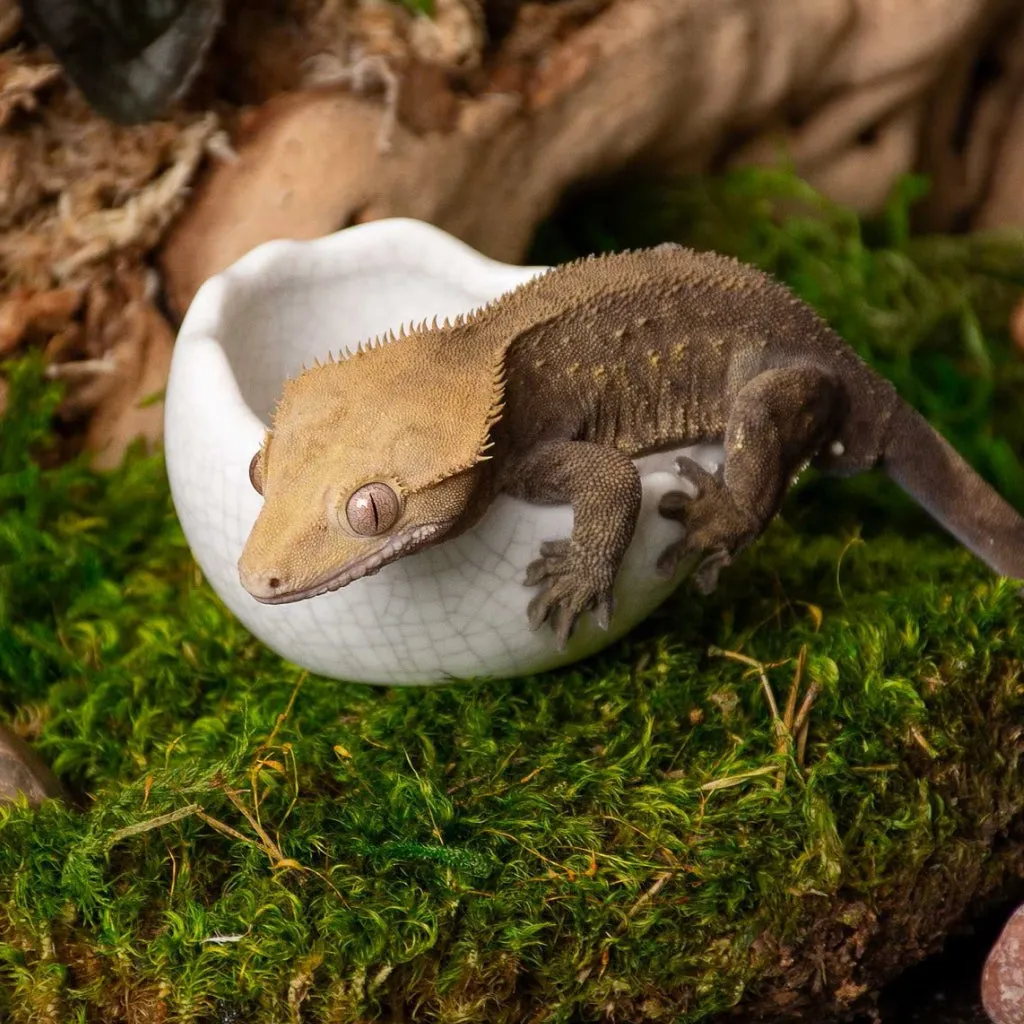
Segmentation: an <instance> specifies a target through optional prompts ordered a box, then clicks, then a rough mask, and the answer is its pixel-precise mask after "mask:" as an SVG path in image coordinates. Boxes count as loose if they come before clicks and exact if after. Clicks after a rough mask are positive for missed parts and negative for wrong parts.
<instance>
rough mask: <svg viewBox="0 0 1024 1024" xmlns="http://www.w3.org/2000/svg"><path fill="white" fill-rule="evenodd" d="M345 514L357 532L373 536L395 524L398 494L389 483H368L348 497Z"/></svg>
mask: <svg viewBox="0 0 1024 1024" xmlns="http://www.w3.org/2000/svg"><path fill="white" fill-rule="evenodd" d="M345 514H346V515H347V516H348V524H349V526H351V527H352V529H353V530H355V532H356V533H360V534H362V535H363V536H364V537H373V536H375V535H376V534H378V533H384V531H385V530H389V529H391V527H392V526H394V524H395V520H396V519H397V518H398V495H397V494H395V492H394V491H393V490H391V488H390V487H388V485H387V484H379V483H377V484H366V485H365V486H363V487H360V488H359V490H358V491H356V493H355V494H353V495H352V497H351V498H349V499H348V505H347V506H346V508H345Z"/></svg>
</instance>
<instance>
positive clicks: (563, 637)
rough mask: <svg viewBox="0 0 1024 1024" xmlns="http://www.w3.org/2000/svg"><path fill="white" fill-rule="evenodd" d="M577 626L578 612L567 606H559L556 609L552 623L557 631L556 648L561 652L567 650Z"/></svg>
mask: <svg viewBox="0 0 1024 1024" xmlns="http://www.w3.org/2000/svg"><path fill="white" fill-rule="evenodd" d="M575 625H576V612H575V611H573V609H572V608H570V607H568V606H566V605H559V606H558V607H557V608H556V609H555V614H554V622H553V623H552V626H553V627H554V631H555V647H557V648H558V650H559V651H564V650H565V647H566V644H568V642H569V637H570V636H571V635H572V631H573V627H574V626H575Z"/></svg>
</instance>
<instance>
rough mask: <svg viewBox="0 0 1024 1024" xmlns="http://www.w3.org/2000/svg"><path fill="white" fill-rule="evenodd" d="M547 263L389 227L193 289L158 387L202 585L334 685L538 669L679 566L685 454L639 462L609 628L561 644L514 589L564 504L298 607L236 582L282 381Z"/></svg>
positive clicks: (263, 252)
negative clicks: (522, 263)
mask: <svg viewBox="0 0 1024 1024" xmlns="http://www.w3.org/2000/svg"><path fill="white" fill-rule="evenodd" d="M543 269H544V268H542V267H517V266H510V265H507V264H503V263H498V262H495V261H494V260H491V259H488V258H486V257H484V256H482V255H480V254H479V253H477V252H475V251H474V250H473V249H471V248H469V247H468V246H466V245H464V244H463V243H462V242H460V241H458V240H457V239H455V238H453V237H451V236H450V235H448V234H446V233H444V232H443V231H440V230H438V229H437V228H434V227H432V226H430V225H428V224H425V223H422V222H420V221H414V220H405V219H392V220H382V221H374V222H372V223H369V224H365V225H360V226H358V227H353V228H348V229H346V230H344V231H340V232H338V233H336V234H333V235H328V236H325V237H322V238H318V239H315V240H312V241H303V242H295V241H277V242H270V243H267V244H265V245H262V246H260V247H259V248H257V249H254V250H253V251H252V252H250V253H248V254H247V255H246V256H244V257H243V258H242V259H240V260H239V261H238V262H237V263H235V264H234V265H233V266H231V267H229V268H228V269H227V270H225V271H224V272H222V273H221V274H218V275H217V276H215V277H213V278H211V279H210V280H208V281H207V282H206V283H205V284H204V285H203V287H202V288H201V289H200V290H199V292H198V293H197V295H196V297H195V299H194V301H193V303H192V305H191V307H190V308H189V310H188V313H187V315H186V317H185V319H184V322H183V323H182V326H181V330H180V332H179V335H178V339H177V343H176V346H175V350H174V356H173V360H172V363H171V371H170V378H169V381H168V386H167V397H166V405H165V408H166V413H165V451H166V458H167V473H168V476H169V479H170V485H171V494H172V496H173V499H174V505H175V508H176V510H177V513H178V517H179V519H180V521H181V525H182V528H183V529H184V532H185V536H186V539H187V540H188V543H189V545H190V547H191V549H192V553H193V555H194V556H195V559H196V561H197V562H198V564H199V566H200V568H201V569H202V571H203V572H204V573H205V575H206V578H207V579H208V580H209V582H210V584H211V586H212V587H213V588H214V590H215V591H216V592H217V594H218V595H219V596H220V597H221V599H222V600H223V601H224V603H225V604H226V605H227V606H228V608H230V609H231V611H232V612H233V613H234V614H235V615H236V616H237V617H238V618H239V619H240V620H241V621H242V622H243V623H244V624H245V625H246V627H247V628H248V629H250V630H251V631H252V632H253V633H254V634H255V635H256V636H257V637H258V638H259V639H260V640H262V641H263V642H264V643H265V644H267V645H268V646H269V647H271V648H272V649H273V650H274V651H276V652H277V653H278V654H280V655H281V656H282V657H284V658H287V659H288V660H290V661H292V662H295V663H296V664H299V665H301V666H303V667H305V668H307V669H309V670H311V671H313V672H317V673H320V674H323V675H326V676H329V677H333V678H336V679H346V680H351V681H354V682H366V683H381V684H396V685H417V684H419V685H422V684H427V683H436V682H443V681H445V680H448V679H452V678H465V677H470V676H487V677H494V678H501V677H508V676H516V675H523V674H527V673H531V672H540V671H544V670H547V669H550V668H554V667H557V666H559V665H564V664H568V663H570V662H573V661H576V660H578V659H580V658H582V657H585V656H587V655H589V654H592V653H594V652H596V651H598V650H599V649H601V648H602V647H604V646H606V645H607V644H608V643H610V642H611V641H612V640H614V639H616V638H617V637H619V636H621V635H622V634H623V633H625V632H626V631H627V630H629V629H630V628H631V627H632V626H634V625H636V624H637V623H638V622H639V621H640V620H641V619H643V618H644V617H645V616H647V615H648V614H649V613H650V612H651V611H652V610H653V609H654V608H655V607H657V606H658V605H659V604H660V603H661V602H662V601H663V600H664V599H665V598H666V597H667V596H668V595H669V594H670V593H671V592H672V591H673V590H674V589H675V587H676V586H677V585H678V584H679V582H680V581H681V579H682V578H683V576H684V575H685V571H686V568H685V567H682V568H680V570H679V571H678V572H677V574H676V576H675V577H674V578H673V579H671V580H665V579H663V578H661V577H660V576H658V574H657V572H656V571H655V562H656V559H657V556H658V554H660V552H661V551H662V550H663V549H664V548H665V547H666V546H667V545H668V544H669V543H671V542H672V541H674V540H676V539H678V537H679V536H680V535H681V530H680V527H679V525H678V524H676V523H673V522H670V521H669V520H666V519H663V518H662V517H661V516H660V515H659V514H658V511H657V508H658V502H659V500H660V498H661V496H662V495H663V494H665V492H666V491H669V490H678V489H679V488H680V486H682V484H681V481H680V478H679V477H678V476H677V475H676V474H675V472H674V463H675V459H676V458H677V457H678V456H679V455H680V454H682V453H683V450H682V449H681V450H679V451H676V452H668V453H663V454H660V455H657V456H648V457H646V458H644V459H641V460H639V461H638V466H639V467H640V470H641V477H642V482H643V506H642V509H641V512H640V518H639V521H638V524H637V529H636V533H635V536H634V539H633V543H632V545H631V546H630V548H629V551H628V552H627V554H626V558H625V561H624V563H623V566H622V569H621V571H620V573H619V576H618V579H617V582H616V586H615V595H616V611H615V615H614V617H613V620H612V626H611V629H610V630H609V631H607V632H605V631H603V630H601V629H600V628H598V626H597V625H596V624H595V623H594V621H593V619H592V617H591V616H590V615H585V616H584V617H583V619H582V620H581V621H580V623H579V624H578V626H577V629H576V632H575V635H574V636H573V637H572V639H571V640H570V642H569V645H568V647H567V648H566V650H565V651H563V652H559V651H557V650H556V648H555V643H554V639H553V635H552V633H551V630H550V628H549V627H547V626H545V627H544V628H543V629H541V630H539V631H538V632H531V630H530V629H529V626H528V625H527V620H526V606H527V603H528V602H529V600H530V598H531V597H532V596H533V595H534V594H535V593H536V590H535V589H534V588H527V587H525V586H523V584H522V582H521V581H522V579H523V577H524V576H525V573H526V567H527V565H528V564H529V563H530V562H531V561H533V559H535V558H536V557H537V556H538V552H539V547H540V544H541V542H542V541H545V540H554V539H557V538H560V537H564V536H567V535H568V534H569V531H570V529H571V527H572V510H571V509H570V508H569V507H568V506H558V507H540V506H535V505H529V504H527V503H525V502H523V501H519V500H516V499H512V498H509V497H506V496H501V497H500V498H499V499H498V500H497V501H496V502H495V503H494V505H493V506H492V508H491V509H490V510H489V512H488V513H487V515H486V516H485V517H484V518H483V519H482V520H481V521H480V522H479V523H478V524H477V525H476V526H475V527H474V528H473V529H472V530H470V531H468V532H467V533H466V534H464V535H462V536H461V537H457V538H455V539H453V540H449V541H446V542H443V543H441V544H439V545H438V546H437V547H434V548H431V549H428V550H425V551H421V552H419V553H417V554H414V555H410V556H408V557H406V558H403V559H400V560H399V561H397V562H395V563H392V564H391V565H388V566H386V567H385V568H384V569H382V570H381V571H380V572H379V573H378V574H377V575H376V576H370V577H366V578H363V579H360V580H357V581H356V582H354V583H351V584H349V585H348V586H347V587H344V588H342V589H341V590H337V591H335V592H333V593H328V594H324V595H322V596H320V597H315V598H311V599H309V600H307V601H301V602H298V603H295V604H284V605H265V604H261V603H259V602H258V601H256V600H255V599H254V598H253V597H251V596H250V595H249V594H248V593H247V592H246V591H245V590H243V589H242V586H241V584H240V583H239V580H238V569H237V560H238V556H239V554H240V553H241V551H242V548H243V546H244V544H245V539H246V537H247V535H248V533H249V530H250V528H251V526H252V524H253V522H254V520H255V519H256V516H257V514H258V512H259V509H260V503H261V500H262V499H261V498H260V497H259V495H258V494H256V492H255V491H254V490H253V488H252V486H251V485H250V483H249V477H248V469H249V461H250V459H251V458H252V456H253V454H254V453H255V452H256V450H257V449H258V448H259V445H260V442H261V440H262V438H263V434H264V430H265V429H266V427H267V425H268V424H269V417H270V414H271V412H272V410H273V408H274V406H275V404H276V402H277V399H278V397H279V395H280V392H281V388H282V385H283V383H284V381H285V379H286V378H288V377H290V376H295V375H296V374H298V373H299V372H300V371H301V369H302V366H303V364H306V365H310V364H312V362H313V360H314V359H317V358H319V359H321V360H323V359H324V357H325V356H326V355H327V353H328V352H335V353H338V352H339V351H342V350H344V349H354V348H355V346H356V345H357V344H358V343H359V342H360V341H363V340H366V339H368V338H372V337H374V336H376V335H378V334H383V333H384V332H386V331H387V330H388V329H395V330H396V331H397V329H398V327H399V326H400V325H401V324H402V323H405V324H409V323H410V322H417V323H418V322H420V321H422V320H423V319H424V318H426V319H428V320H429V319H432V318H433V317H434V316H435V315H436V316H437V317H438V318H439V319H443V318H444V317H446V316H447V317H454V316H455V315H456V314H458V313H463V312H468V311H469V310H472V309H474V308H476V307H478V306H481V305H483V304H484V303H486V302H488V301H489V300H491V299H493V298H495V297H497V296H499V295H501V294H502V293H503V292H506V291H508V290H509V289H511V288H514V287H515V286H516V285H518V284H520V283H522V282H524V281H526V280H528V279H529V278H531V277H533V276H535V275H536V274H538V273H540V272H541V271H542V270H543ZM398 343H400V342H398ZM685 451H686V452H687V453H688V454H690V455H691V457H694V458H696V459H697V460H698V461H699V462H701V463H702V464H703V465H705V466H706V467H707V468H708V469H714V468H715V467H716V466H717V465H718V464H719V462H720V460H721V449H719V448H716V447H712V446H707V447H701V448H696V449H686V450H685Z"/></svg>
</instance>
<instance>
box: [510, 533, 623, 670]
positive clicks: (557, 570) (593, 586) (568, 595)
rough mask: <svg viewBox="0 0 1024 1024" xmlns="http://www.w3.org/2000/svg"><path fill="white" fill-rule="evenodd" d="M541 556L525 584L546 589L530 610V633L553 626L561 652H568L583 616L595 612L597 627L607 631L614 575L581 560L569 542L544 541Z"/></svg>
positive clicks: (566, 540) (612, 600)
mask: <svg viewBox="0 0 1024 1024" xmlns="http://www.w3.org/2000/svg"><path fill="white" fill-rule="evenodd" d="M540 555H541V557H540V558H538V559H536V560H535V561H533V562H531V563H530V565H529V566H528V567H527V570H526V578H525V579H524V580H523V583H524V585H525V586H527V587H536V586H540V585H543V588H544V589H543V590H541V592H540V593H539V594H537V595H536V596H535V597H534V598H533V599H532V600H531V601H530V603H529V605H528V606H527V609H526V614H527V618H528V620H529V623H530V629H533V630H537V629H540V627H541V626H543V625H544V623H545V622H550V624H551V628H552V629H553V630H554V633H555V645H556V646H557V648H558V650H560V651H563V650H565V645H566V644H567V643H568V642H569V637H570V636H571V635H572V631H573V629H574V628H575V626H576V621H577V619H578V618H579V617H580V615H582V614H583V613H584V612H587V611H592V612H593V613H594V618H595V620H596V621H597V624H598V625H599V626H600V627H601V628H602V629H608V627H609V625H610V624H611V618H612V612H613V610H614V607H615V604H614V598H613V597H612V583H613V581H614V573H606V572H602V571H600V570H597V569H596V568H595V566H594V565H593V563H592V562H590V563H588V562H586V561H584V560H583V559H581V558H580V557H579V555H578V554H577V552H576V550H575V549H574V548H573V546H572V544H571V542H570V541H569V540H568V539H565V540H553V541H545V542H544V543H543V544H541V546H540Z"/></svg>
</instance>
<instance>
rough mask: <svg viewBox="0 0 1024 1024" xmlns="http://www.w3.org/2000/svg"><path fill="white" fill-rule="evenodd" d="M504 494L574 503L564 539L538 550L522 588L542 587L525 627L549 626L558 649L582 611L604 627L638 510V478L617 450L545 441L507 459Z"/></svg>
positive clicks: (542, 502)
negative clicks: (538, 556) (570, 523)
mask: <svg viewBox="0 0 1024 1024" xmlns="http://www.w3.org/2000/svg"><path fill="white" fill-rule="evenodd" d="M502 490H504V491H506V492H507V493H508V494H511V495H513V496H515V497H518V498H522V499H524V500H525V501H530V502H533V503H535V504H538V505H558V504H563V503H566V502H568V503H569V504H571V505H572V510H573V526H572V533H571V535H570V536H569V537H566V538H563V539H560V540H554V541H548V542H547V543H545V544H543V545H541V549H540V556H541V557H540V558H538V559H537V560H536V561H534V562H533V563H531V565H530V566H529V568H528V569H527V573H526V579H525V580H524V584H525V585H526V586H528V587H533V586H541V587H542V589H541V590H540V592H539V593H538V594H537V595H536V596H535V597H534V598H533V599H532V600H531V601H530V604H529V607H528V608H527V615H528V617H529V622H530V628H531V629H539V628H540V627H541V626H542V625H543V624H544V623H545V622H550V624H551V627H552V629H553V630H554V633H555V643H556V644H557V646H558V649H559V650H563V649H564V648H565V645H566V643H567V642H568V639H569V636H570V635H571V633H572V630H573V627H574V626H575V624H576V620H577V619H578V618H579V616H580V615H582V614H583V613H584V612H586V611H592V612H594V614H595V617H596V619H597V622H598V624H599V625H601V626H602V627H603V628H604V629H607V628H608V625H609V623H610V620H611V615H612V611H613V601H612V585H613V584H614V582H615V577H616V574H617V573H618V571H619V566H620V565H621V563H622V558H623V555H625V553H626V548H628V547H629V542H630V541H631V540H632V539H633V531H634V530H635V529H636V521H637V516H638V515H639V512H640V499H641V494H642V491H641V487H640V476H639V474H638V473H637V470H636V467H635V466H634V465H633V462H632V460H631V459H629V458H628V456H626V455H624V454H623V453H622V452H620V451H618V450H617V449H615V448H609V447H607V446H605V445H600V444H593V443H591V442H589V441H545V442H542V443H541V444H538V445H536V446H535V447H534V448H532V449H531V450H530V451H529V452H527V453H526V454H525V455H522V456H519V457H518V458H515V459H513V460H511V461H510V463H509V465H508V467H507V476H506V478H505V480H504V482H503V485H502Z"/></svg>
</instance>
